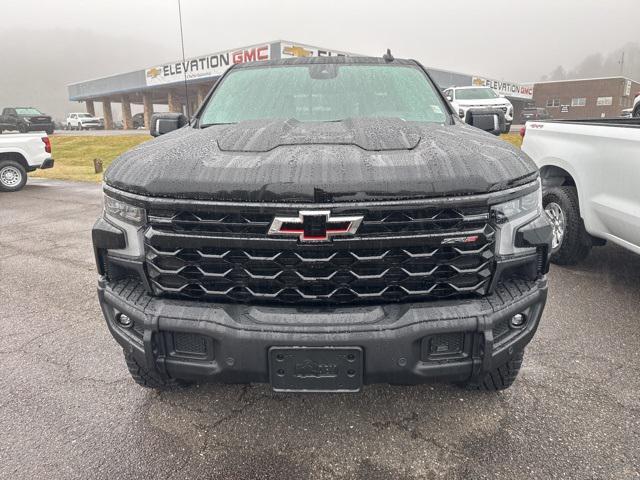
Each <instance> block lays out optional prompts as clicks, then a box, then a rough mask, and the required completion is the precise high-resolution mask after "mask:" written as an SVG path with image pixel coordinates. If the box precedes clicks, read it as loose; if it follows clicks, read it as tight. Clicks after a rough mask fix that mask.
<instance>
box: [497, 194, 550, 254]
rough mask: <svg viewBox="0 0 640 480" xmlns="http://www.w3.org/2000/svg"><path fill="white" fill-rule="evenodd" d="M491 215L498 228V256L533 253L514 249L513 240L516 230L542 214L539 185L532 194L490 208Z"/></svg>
mask: <svg viewBox="0 0 640 480" xmlns="http://www.w3.org/2000/svg"><path fill="white" fill-rule="evenodd" d="M491 213H492V216H493V220H494V222H495V224H496V226H497V227H498V232H497V244H498V248H497V253H498V254H500V255H513V254H515V253H530V252H533V251H535V249H532V248H518V247H516V246H515V240H516V232H517V231H518V229H520V228H521V227H522V226H524V225H526V224H527V223H529V222H531V221H533V220H535V219H536V218H537V217H538V216H540V214H541V213H542V188H541V187H540V185H538V188H537V190H536V191H534V192H531V193H528V194H527V195H524V196H522V197H518V198H514V199H513V200H509V201H508V202H504V203H499V204H497V205H494V206H493V207H492V208H491Z"/></svg>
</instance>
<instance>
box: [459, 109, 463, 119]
mask: <svg viewBox="0 0 640 480" xmlns="http://www.w3.org/2000/svg"><path fill="white" fill-rule="evenodd" d="M458 116H459V117H460V118H464V110H463V109H461V108H459V109H458Z"/></svg>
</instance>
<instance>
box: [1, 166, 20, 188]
mask: <svg viewBox="0 0 640 480" xmlns="http://www.w3.org/2000/svg"><path fill="white" fill-rule="evenodd" d="M21 181H22V173H21V172H20V170H18V169H17V168H16V167H12V166H8V167H3V168H1V169H0V183H2V185H4V186H5V187H9V188H13V187H17V186H18V185H20V182H21Z"/></svg>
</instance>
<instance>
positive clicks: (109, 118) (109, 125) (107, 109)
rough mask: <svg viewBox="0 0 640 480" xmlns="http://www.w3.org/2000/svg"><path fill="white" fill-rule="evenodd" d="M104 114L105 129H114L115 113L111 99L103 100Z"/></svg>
mask: <svg viewBox="0 0 640 480" xmlns="http://www.w3.org/2000/svg"><path fill="white" fill-rule="evenodd" d="M102 115H103V116H104V129H105V130H113V114H112V113H111V101H110V100H103V101H102Z"/></svg>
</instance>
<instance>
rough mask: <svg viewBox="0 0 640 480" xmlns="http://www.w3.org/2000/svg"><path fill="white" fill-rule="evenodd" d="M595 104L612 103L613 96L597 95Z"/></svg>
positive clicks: (601, 105)
mask: <svg viewBox="0 0 640 480" xmlns="http://www.w3.org/2000/svg"><path fill="white" fill-rule="evenodd" d="M596 105H597V106H599V107H605V106H607V105H613V97H598V100H596Z"/></svg>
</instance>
